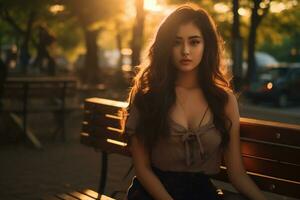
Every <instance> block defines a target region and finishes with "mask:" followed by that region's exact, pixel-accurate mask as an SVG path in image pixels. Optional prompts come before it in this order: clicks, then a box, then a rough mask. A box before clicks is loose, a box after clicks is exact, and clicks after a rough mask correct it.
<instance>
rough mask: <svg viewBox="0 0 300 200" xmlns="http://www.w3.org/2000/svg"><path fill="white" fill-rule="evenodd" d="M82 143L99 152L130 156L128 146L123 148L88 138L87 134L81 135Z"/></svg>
mask: <svg viewBox="0 0 300 200" xmlns="http://www.w3.org/2000/svg"><path fill="white" fill-rule="evenodd" d="M96 139H97V140H96ZM80 143H82V144H85V145H87V146H92V147H94V148H96V149H98V150H102V151H105V152H108V153H117V154H121V155H124V156H130V152H129V150H128V148H127V147H126V146H121V145H118V144H114V143H109V142H107V141H104V140H99V138H95V137H91V136H88V135H86V134H85V133H81V136H80Z"/></svg>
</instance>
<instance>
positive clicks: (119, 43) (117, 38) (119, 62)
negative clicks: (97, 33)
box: [116, 21, 123, 70]
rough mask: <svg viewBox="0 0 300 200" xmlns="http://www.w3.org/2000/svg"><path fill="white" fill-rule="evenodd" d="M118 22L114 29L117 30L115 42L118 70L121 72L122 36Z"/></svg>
mask: <svg viewBox="0 0 300 200" xmlns="http://www.w3.org/2000/svg"><path fill="white" fill-rule="evenodd" d="M119 27H120V22H119V21H117V22H116V29H117V35H116V42H117V49H118V51H119V54H120V57H119V60H118V69H119V70H121V67H122V64H123V54H122V34H121V31H120V28H119Z"/></svg>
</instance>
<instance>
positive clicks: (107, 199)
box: [79, 189, 115, 200]
mask: <svg viewBox="0 0 300 200" xmlns="http://www.w3.org/2000/svg"><path fill="white" fill-rule="evenodd" d="M79 192H80V193H82V194H85V195H87V196H89V197H92V198H94V199H98V200H115V199H113V198H111V197H108V196H106V195H101V196H100V198H99V197H98V196H99V194H98V193H97V192H95V191H93V190H89V189H87V190H82V191H79Z"/></svg>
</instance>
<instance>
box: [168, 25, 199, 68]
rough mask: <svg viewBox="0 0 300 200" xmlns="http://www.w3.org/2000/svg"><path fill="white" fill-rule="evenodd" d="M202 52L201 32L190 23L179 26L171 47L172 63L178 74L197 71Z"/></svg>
mask: <svg viewBox="0 0 300 200" xmlns="http://www.w3.org/2000/svg"><path fill="white" fill-rule="evenodd" d="M203 51H204V39H203V35H202V33H201V31H200V30H199V29H198V28H197V27H196V26H195V25H194V24H193V23H192V22H189V23H186V24H182V25H181V26H179V29H178V32H177V34H176V39H175V43H174V46H173V54H172V55H173V63H174V64H175V67H176V68H177V70H178V71H179V72H188V71H193V70H196V69H197V66H198V65H199V63H200V61H201V59H202V55H203Z"/></svg>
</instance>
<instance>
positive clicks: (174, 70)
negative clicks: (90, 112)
mask: <svg viewBox="0 0 300 200" xmlns="http://www.w3.org/2000/svg"><path fill="white" fill-rule="evenodd" d="M221 46H222V43H221V38H220V36H219V35H218V33H217V30H216V27H215V25H214V22H213V20H212V19H211V17H210V16H209V15H208V14H207V12H206V11H205V10H203V9H202V8H198V7H195V6H192V5H183V6H180V7H179V8H178V9H176V10H175V11H174V12H173V13H171V14H170V15H169V16H168V17H167V18H166V19H165V20H164V21H163V22H162V24H161V25H160V26H159V29H158V31H157V34H156V36H155V39H154V42H153V44H152V46H151V47H150V49H149V54H148V58H149V61H148V62H147V64H144V67H142V68H141V70H140V71H139V73H138V75H137V76H136V77H135V83H134V86H133V88H132V90H131V93H130V98H129V102H130V106H129V111H128V112H129V116H128V117H127V119H126V121H125V132H126V133H127V135H128V139H129V147H130V151H131V154H132V158H133V165H134V168H135V172H136V177H135V178H134V179H133V182H132V185H131V186H130V188H129V190H128V193H127V198H128V200H133V199H143V200H147V199H162V200H169V199H170V200H171V199H175V200H183V199H197V200H198V199H204V200H213V199H220V197H218V195H217V194H216V190H215V188H214V186H213V185H212V183H211V182H210V180H209V176H210V175H212V174H216V173H218V172H219V169H220V163H221V159H222V156H224V160H225V164H226V166H227V172H228V176H229V179H230V181H231V183H232V184H233V185H234V186H235V187H236V189H237V190H238V191H240V192H241V193H243V194H244V195H245V196H247V197H249V198H250V199H253V200H254V199H255V200H263V199H265V198H264V197H263V195H262V193H261V192H260V190H259V189H258V188H257V186H256V185H255V184H254V183H253V182H252V181H251V179H250V178H249V177H248V176H247V175H246V173H245V170H244V168H243V164H242V160H241V152H240V140H239V112H238V105H237V101H236V98H235V97H234V95H233V94H232V92H231V90H230V88H229V84H228V81H227V80H226V79H225V77H224V75H223V74H222V73H221V67H223V61H222V48H221ZM145 63H146V62H145Z"/></svg>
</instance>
